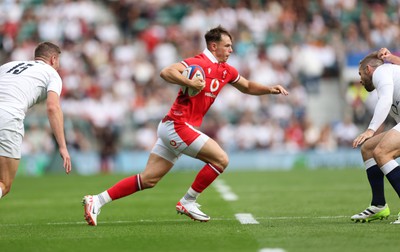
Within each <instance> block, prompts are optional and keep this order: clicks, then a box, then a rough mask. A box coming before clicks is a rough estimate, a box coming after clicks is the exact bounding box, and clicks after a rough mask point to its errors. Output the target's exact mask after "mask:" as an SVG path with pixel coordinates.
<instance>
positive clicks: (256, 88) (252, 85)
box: [232, 76, 289, 95]
mask: <svg viewBox="0 0 400 252" xmlns="http://www.w3.org/2000/svg"><path fill="white" fill-rule="evenodd" d="M232 86H234V87H235V88H237V89H238V90H239V91H240V92H242V93H245V94H251V95H265V94H283V95H288V94H289V93H288V91H286V89H285V88H283V87H282V86H281V85H274V86H265V85H262V84H260V83H257V82H254V81H249V80H247V79H246V78H244V77H243V76H240V78H239V80H238V81H237V82H235V83H232Z"/></svg>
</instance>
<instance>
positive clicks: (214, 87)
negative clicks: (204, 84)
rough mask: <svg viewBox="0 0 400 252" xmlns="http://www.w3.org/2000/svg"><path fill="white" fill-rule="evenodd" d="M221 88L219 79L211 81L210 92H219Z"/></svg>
mask: <svg viewBox="0 0 400 252" xmlns="http://www.w3.org/2000/svg"><path fill="white" fill-rule="evenodd" d="M218 88H219V81H218V80H217V79H213V80H212V81H211V85H210V90H211V92H215V91H217V90H218Z"/></svg>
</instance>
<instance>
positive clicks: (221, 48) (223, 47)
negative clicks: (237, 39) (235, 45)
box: [215, 34, 233, 62]
mask: <svg viewBox="0 0 400 252" xmlns="http://www.w3.org/2000/svg"><path fill="white" fill-rule="evenodd" d="M232 52H233V49H232V41H231V39H230V38H229V36H227V35H224V34H223V35H222V36H221V41H219V42H218V43H216V50H215V57H216V58H217V60H218V61H219V62H226V61H227V60H228V58H229V56H230V55H231V53H232Z"/></svg>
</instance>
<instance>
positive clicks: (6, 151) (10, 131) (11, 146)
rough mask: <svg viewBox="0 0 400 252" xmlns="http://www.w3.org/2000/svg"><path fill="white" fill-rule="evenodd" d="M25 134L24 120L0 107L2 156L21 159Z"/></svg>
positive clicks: (0, 150) (0, 153)
mask: <svg viewBox="0 0 400 252" xmlns="http://www.w3.org/2000/svg"><path fill="white" fill-rule="evenodd" d="M23 135H24V124H23V120H21V119H17V118H13V116H12V115H11V114H9V113H8V112H6V111H4V110H1V109H0V156H3V157H9V158H16V159H20V158H21V145H22V139H23Z"/></svg>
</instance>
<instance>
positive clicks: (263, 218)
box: [0, 215, 397, 227]
mask: <svg viewBox="0 0 400 252" xmlns="http://www.w3.org/2000/svg"><path fill="white" fill-rule="evenodd" d="M391 216H392V217H394V216H396V217H397V215H391ZM255 219H256V220H299V219H348V220H350V216H348V215H337V216H276V217H266V216H265V217H257V218H255ZM188 220H189V219H187V218H182V219H163V220H159V219H158V220H156V219H141V220H114V221H101V220H100V221H99V225H101V224H102V223H103V224H118V223H143V222H148V223H167V222H176V223H179V222H185V221H188ZM236 220H237V219H236V218H212V219H211V221H236ZM348 223H350V224H352V223H353V222H351V221H348ZM81 224H84V225H87V224H86V222H85V221H71V222H47V223H3V224H1V223H0V227H14V226H15V227H16V226H39V225H81Z"/></svg>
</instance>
